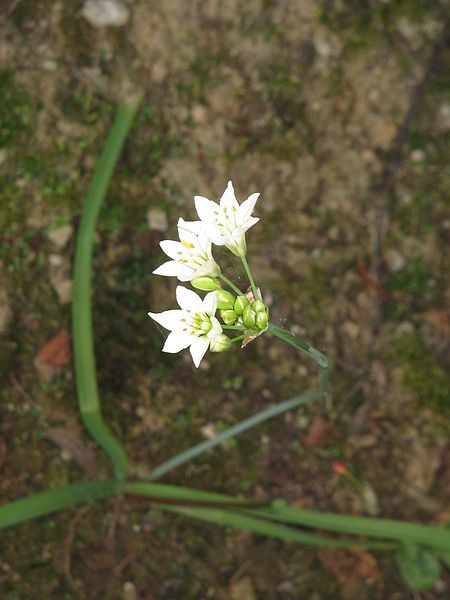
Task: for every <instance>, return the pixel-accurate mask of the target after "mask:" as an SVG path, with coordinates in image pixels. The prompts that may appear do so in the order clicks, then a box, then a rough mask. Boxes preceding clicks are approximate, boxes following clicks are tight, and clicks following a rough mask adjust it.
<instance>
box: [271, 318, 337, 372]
mask: <svg viewBox="0 0 450 600" xmlns="http://www.w3.org/2000/svg"><path fill="white" fill-rule="evenodd" d="M268 331H270V333H272V334H273V335H276V336H277V337H279V338H280V339H281V340H283V342H286V343H288V344H290V345H291V346H294V348H297V350H300V352H303V353H304V354H306V356H309V358H312V360H313V361H314V362H316V363H317V364H318V365H319V367H322V368H324V369H329V368H330V363H329V361H328V358H327V357H326V356H325V354H322V352H319V351H318V350H316V349H315V348H313V347H312V346H310V345H309V344H307V343H306V342H305V341H303V340H302V339H300V338H299V337H297V336H296V335H294V334H293V333H290V332H289V331H286V329H283V328H281V327H278V325H274V324H273V323H269V326H268Z"/></svg>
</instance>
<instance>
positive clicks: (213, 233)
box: [205, 223, 225, 246]
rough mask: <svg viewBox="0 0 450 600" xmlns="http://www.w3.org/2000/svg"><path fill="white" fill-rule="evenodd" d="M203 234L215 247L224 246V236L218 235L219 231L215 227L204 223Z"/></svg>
mask: <svg viewBox="0 0 450 600" xmlns="http://www.w3.org/2000/svg"><path fill="white" fill-rule="evenodd" d="M205 232H206V235H207V236H208V238H209V239H210V240H211V242H212V243H213V244H215V245H216V246H223V245H224V244H225V236H223V235H222V234H221V233H220V230H219V228H218V227H216V226H215V225H212V224H210V223H205Z"/></svg>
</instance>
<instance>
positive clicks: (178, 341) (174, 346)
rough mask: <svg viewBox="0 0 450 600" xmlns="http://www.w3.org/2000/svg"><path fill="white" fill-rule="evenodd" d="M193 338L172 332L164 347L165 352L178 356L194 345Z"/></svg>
mask: <svg viewBox="0 0 450 600" xmlns="http://www.w3.org/2000/svg"><path fill="white" fill-rule="evenodd" d="M192 340H193V338H192V336H191V335H189V334H186V333H180V332H178V331H171V332H170V333H169V335H168V337H167V339H166V343H165V344H164V346H163V349H162V351H163V352H170V353H171V354H176V353H177V352H180V350H184V349H185V348H187V347H188V346H190V345H191V343H192Z"/></svg>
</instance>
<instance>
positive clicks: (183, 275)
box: [153, 218, 220, 281]
mask: <svg viewBox="0 0 450 600" xmlns="http://www.w3.org/2000/svg"><path fill="white" fill-rule="evenodd" d="M187 226H188V224H187V223H186V221H184V219H181V218H180V219H178V235H179V237H180V241H179V242H175V241H172V240H163V241H162V242H161V243H160V246H161V248H162V249H163V251H164V252H165V253H166V254H167V256H169V257H170V258H171V259H172V260H169V261H167V262H165V263H164V264H162V265H161V266H160V267H158V268H157V269H155V270H154V271H153V273H154V274H155V275H166V276H168V277H177V278H178V279H179V280H180V281H192V279H196V278H197V277H204V276H207V275H209V276H211V277H216V276H217V275H219V273H220V267H219V265H218V264H217V263H216V261H215V260H214V258H213V256H212V253H211V241H210V240H209V238H208V236H207V234H206V230H205V228H202V227H197V228H196V231H192V230H191V229H189V228H188V227H187Z"/></svg>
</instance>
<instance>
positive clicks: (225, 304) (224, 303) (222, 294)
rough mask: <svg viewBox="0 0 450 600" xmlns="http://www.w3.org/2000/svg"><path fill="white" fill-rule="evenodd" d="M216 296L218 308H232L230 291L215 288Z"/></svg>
mask: <svg viewBox="0 0 450 600" xmlns="http://www.w3.org/2000/svg"><path fill="white" fill-rule="evenodd" d="M216 298H217V308H219V309H220V310H227V309H229V308H233V306H234V296H233V294H232V293H231V292H227V290H222V289H220V290H217V292H216Z"/></svg>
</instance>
